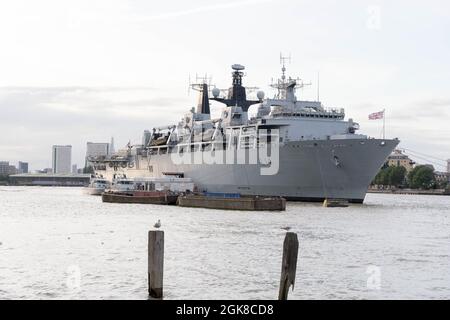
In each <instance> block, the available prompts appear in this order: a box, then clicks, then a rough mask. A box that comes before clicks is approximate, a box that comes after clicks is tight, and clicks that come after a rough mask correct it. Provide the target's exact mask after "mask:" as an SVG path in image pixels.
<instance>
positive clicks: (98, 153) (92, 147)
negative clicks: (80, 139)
mask: <svg viewBox="0 0 450 320" xmlns="http://www.w3.org/2000/svg"><path fill="white" fill-rule="evenodd" d="M111 143H113V141H111ZM110 146H111V144H109V143H105V142H88V143H87V144H86V158H85V167H88V166H91V165H92V162H91V161H89V159H91V158H95V157H106V156H107V155H109V154H111V149H110Z"/></svg>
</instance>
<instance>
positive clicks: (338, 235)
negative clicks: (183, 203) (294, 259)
mask: <svg viewBox="0 0 450 320" xmlns="http://www.w3.org/2000/svg"><path fill="white" fill-rule="evenodd" d="M158 219H161V223H162V229H163V230H164V231H165V261H164V294H165V299H276V298H277V295H278V287H279V280H280V268H281V255H282V246H283V240H284V235H285V231H284V230H282V229H281V228H282V227H286V226H290V227H291V228H292V230H291V231H293V232H296V233H297V234H298V237H299V244H300V245H299V258H298V265H297V279H296V284H295V288H294V291H293V292H290V294H289V298H290V299H439V298H444V299H449V298H450V197H445V196H414V195H387V194H368V195H367V197H366V201H365V203H364V204H363V205H352V206H350V207H348V208H323V207H321V206H320V204H313V203H292V202H289V203H288V205H287V210H286V212H281V213H280V212H233V211H221V210H208V209H187V208H180V207H173V206H170V207H168V206H157V205H138V204H106V203H105V204H104V203H102V202H101V199H100V198H99V197H94V196H88V195H83V194H82V190H81V189H79V188H50V187H0V299H147V232H148V230H150V229H152V226H153V224H154V223H155V222H156V221H157V220H158Z"/></svg>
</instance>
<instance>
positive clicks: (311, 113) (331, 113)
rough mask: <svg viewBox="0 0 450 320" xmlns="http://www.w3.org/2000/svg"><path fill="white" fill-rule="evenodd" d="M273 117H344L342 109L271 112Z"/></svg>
mask: <svg viewBox="0 0 450 320" xmlns="http://www.w3.org/2000/svg"><path fill="white" fill-rule="evenodd" d="M272 116H273V117H306V118H338V119H342V118H344V117H345V111H344V109H343V108H339V109H338V108H325V109H323V110H319V111H317V110H279V111H272Z"/></svg>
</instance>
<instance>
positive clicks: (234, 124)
mask: <svg viewBox="0 0 450 320" xmlns="http://www.w3.org/2000/svg"><path fill="white" fill-rule="evenodd" d="M244 69H245V68H244V66H242V65H239V64H235V65H232V86H231V87H230V88H229V89H228V90H220V89H219V88H217V87H215V86H214V88H211V85H210V84H209V83H208V81H203V82H200V83H196V84H193V85H192V88H194V89H196V90H198V91H199V103H198V105H197V108H192V109H191V110H190V111H189V112H187V113H186V114H185V115H184V116H183V117H182V119H181V121H180V122H179V123H177V124H174V125H168V126H162V127H157V128H153V129H152V130H145V131H144V135H143V139H142V143H141V144H139V145H130V144H128V145H127V147H126V148H125V149H123V150H119V151H118V152H116V153H115V154H113V155H110V156H103V157H95V158H90V159H89V161H90V162H91V163H92V164H93V167H94V170H95V173H96V175H97V176H101V177H103V178H106V179H108V180H110V181H112V180H114V179H120V178H122V179H123V178H127V179H133V178H162V177H180V178H183V177H184V178H191V179H192V181H193V182H194V183H195V185H196V188H197V191H200V192H210V193H234V194H237V193H238V194H241V195H254V196H282V197H284V198H286V199H288V200H300V201H323V200H324V199H333V198H336V199H346V200H348V201H349V202H353V203H362V202H363V201H364V197H365V195H366V191H367V188H368V186H369V184H370V182H371V181H372V180H373V178H374V177H375V175H376V174H377V172H378V170H379V169H380V167H381V166H382V165H383V163H384V162H385V160H386V158H387V157H388V155H389V154H390V153H391V152H392V150H393V149H394V148H395V147H396V146H397V145H398V143H399V140H398V139H397V138H396V139H375V138H370V137H368V136H367V135H363V134H359V133H357V131H358V130H359V124H358V123H356V122H354V121H353V120H352V119H351V118H350V119H348V120H345V112H344V109H343V108H325V107H324V106H323V105H322V103H321V102H320V101H304V100H301V99H297V95H296V91H298V90H297V89H299V88H302V87H303V86H304V85H306V84H304V83H303V81H302V80H301V79H299V78H291V77H287V76H286V67H285V64H284V63H283V64H282V73H281V77H280V78H279V79H278V80H277V81H276V82H272V84H271V86H272V87H273V88H275V89H276V94H275V95H274V96H273V98H265V94H264V92H263V91H258V92H257V94H256V96H257V99H255V100H250V99H247V90H248V88H246V87H244V86H243V84H242V80H243V77H244ZM317 100H319V99H317ZM210 101H216V102H219V103H221V104H223V105H224V107H223V110H222V112H221V115H220V117H219V118H212V117H211V112H210V109H211V105H210ZM253 105H254V106H256V110H257V111H256V113H254V115H253V116H250V115H249V112H248V111H249V108H250V106H253Z"/></svg>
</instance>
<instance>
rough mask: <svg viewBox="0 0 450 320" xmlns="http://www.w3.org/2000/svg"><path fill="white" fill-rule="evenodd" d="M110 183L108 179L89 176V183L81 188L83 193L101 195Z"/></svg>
mask: <svg viewBox="0 0 450 320" xmlns="http://www.w3.org/2000/svg"><path fill="white" fill-rule="evenodd" d="M109 186H110V183H109V181H108V180H106V179H103V178H91V181H90V182H89V185H88V186H87V187H84V188H83V193H84V194H88V195H92V196H101V195H102V193H103V192H105V190H106V189H107V188H109Z"/></svg>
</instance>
